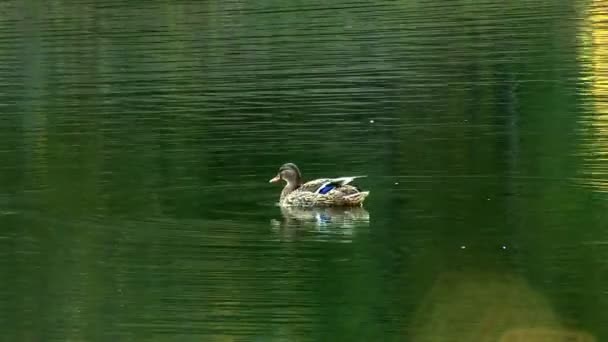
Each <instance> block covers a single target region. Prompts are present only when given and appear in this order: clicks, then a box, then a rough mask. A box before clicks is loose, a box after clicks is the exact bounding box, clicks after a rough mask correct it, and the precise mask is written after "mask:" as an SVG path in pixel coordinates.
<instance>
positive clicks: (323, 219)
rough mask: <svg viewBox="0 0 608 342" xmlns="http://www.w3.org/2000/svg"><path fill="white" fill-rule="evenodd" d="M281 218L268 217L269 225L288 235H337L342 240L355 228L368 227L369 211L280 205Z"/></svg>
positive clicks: (318, 236)
mask: <svg viewBox="0 0 608 342" xmlns="http://www.w3.org/2000/svg"><path fill="white" fill-rule="evenodd" d="M280 209H281V215H282V216H283V218H282V220H277V219H272V220H270V224H271V228H272V230H274V231H275V232H277V233H278V234H280V235H281V237H284V238H288V239H295V238H297V237H298V236H300V235H306V236H308V235H310V234H307V233H313V236H315V237H316V238H319V239H321V240H323V239H324V238H323V237H328V236H336V237H340V240H341V241H342V242H345V239H346V240H347V241H350V238H351V237H353V236H354V235H355V234H356V232H357V230H361V229H367V228H368V227H369V220H370V215H369V212H368V211H367V210H365V209H364V208H362V207H355V208H293V207H281V208H280Z"/></svg>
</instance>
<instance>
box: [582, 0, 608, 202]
mask: <svg viewBox="0 0 608 342" xmlns="http://www.w3.org/2000/svg"><path fill="white" fill-rule="evenodd" d="M580 42H581V48H580V51H579V53H580V57H581V61H582V65H583V67H584V68H585V70H586V72H584V75H583V77H582V81H583V82H585V83H587V84H588V89H589V96H590V99H591V100H590V104H591V108H590V113H589V116H588V118H587V120H584V121H585V122H584V134H585V137H586V139H585V144H584V147H583V150H584V152H583V155H584V156H585V173H586V178H590V179H589V181H588V183H589V184H590V185H592V186H593V187H594V188H595V189H598V190H602V191H608V0H593V1H591V3H590V5H589V7H588V9H587V12H586V15H585V18H584V20H583V21H582V26H581V30H580Z"/></svg>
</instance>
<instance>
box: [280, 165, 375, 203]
mask: <svg viewBox="0 0 608 342" xmlns="http://www.w3.org/2000/svg"><path fill="white" fill-rule="evenodd" d="M361 177H365V176H355V177H339V178H319V179H315V180H311V181H309V182H306V183H303V182H302V181H301V179H302V178H301V173H300V170H299V169H298V167H297V166H296V165H295V164H292V163H287V164H284V165H283V166H281V168H280V169H279V173H278V174H277V176H276V177H274V178H273V179H271V180H270V182H271V183H275V182H279V181H280V180H284V181H285V182H286V184H285V187H284V188H283V191H281V197H280V198H279V205H281V206H293V207H354V206H361V205H362V204H363V201H364V200H365V198H366V197H367V196H368V195H369V191H360V190H359V189H358V188H357V187H356V186H353V185H351V184H350V183H351V182H352V181H353V180H355V179H357V178H361Z"/></svg>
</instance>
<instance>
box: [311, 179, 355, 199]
mask: <svg viewBox="0 0 608 342" xmlns="http://www.w3.org/2000/svg"><path fill="white" fill-rule="evenodd" d="M362 177H366V176H352V177H339V178H329V179H318V180H315V184H314V185H315V186H314V187H313V186H312V185H311V186H310V189H311V190H309V191H312V192H314V193H316V194H321V195H325V194H327V193H328V192H330V191H331V190H333V189H339V190H344V192H346V193H355V192H358V191H359V190H358V189H357V188H356V187H354V186H352V185H349V183H350V182H352V181H353V180H355V179H357V178H362ZM312 189H314V190H312Z"/></svg>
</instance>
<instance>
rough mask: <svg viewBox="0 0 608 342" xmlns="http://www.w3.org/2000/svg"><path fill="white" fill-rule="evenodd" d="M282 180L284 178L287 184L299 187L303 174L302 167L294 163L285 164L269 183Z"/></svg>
mask: <svg viewBox="0 0 608 342" xmlns="http://www.w3.org/2000/svg"><path fill="white" fill-rule="evenodd" d="M280 180H284V181H285V182H286V183H287V185H289V186H293V187H297V186H298V185H300V183H301V182H302V174H301V173H300V169H298V167H297V166H296V164H293V163H286V164H283V165H282V166H281V167H280V168H279V173H277V175H276V176H275V177H274V178H272V179H271V180H269V181H268V182H269V183H276V182H279V181H280Z"/></svg>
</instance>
